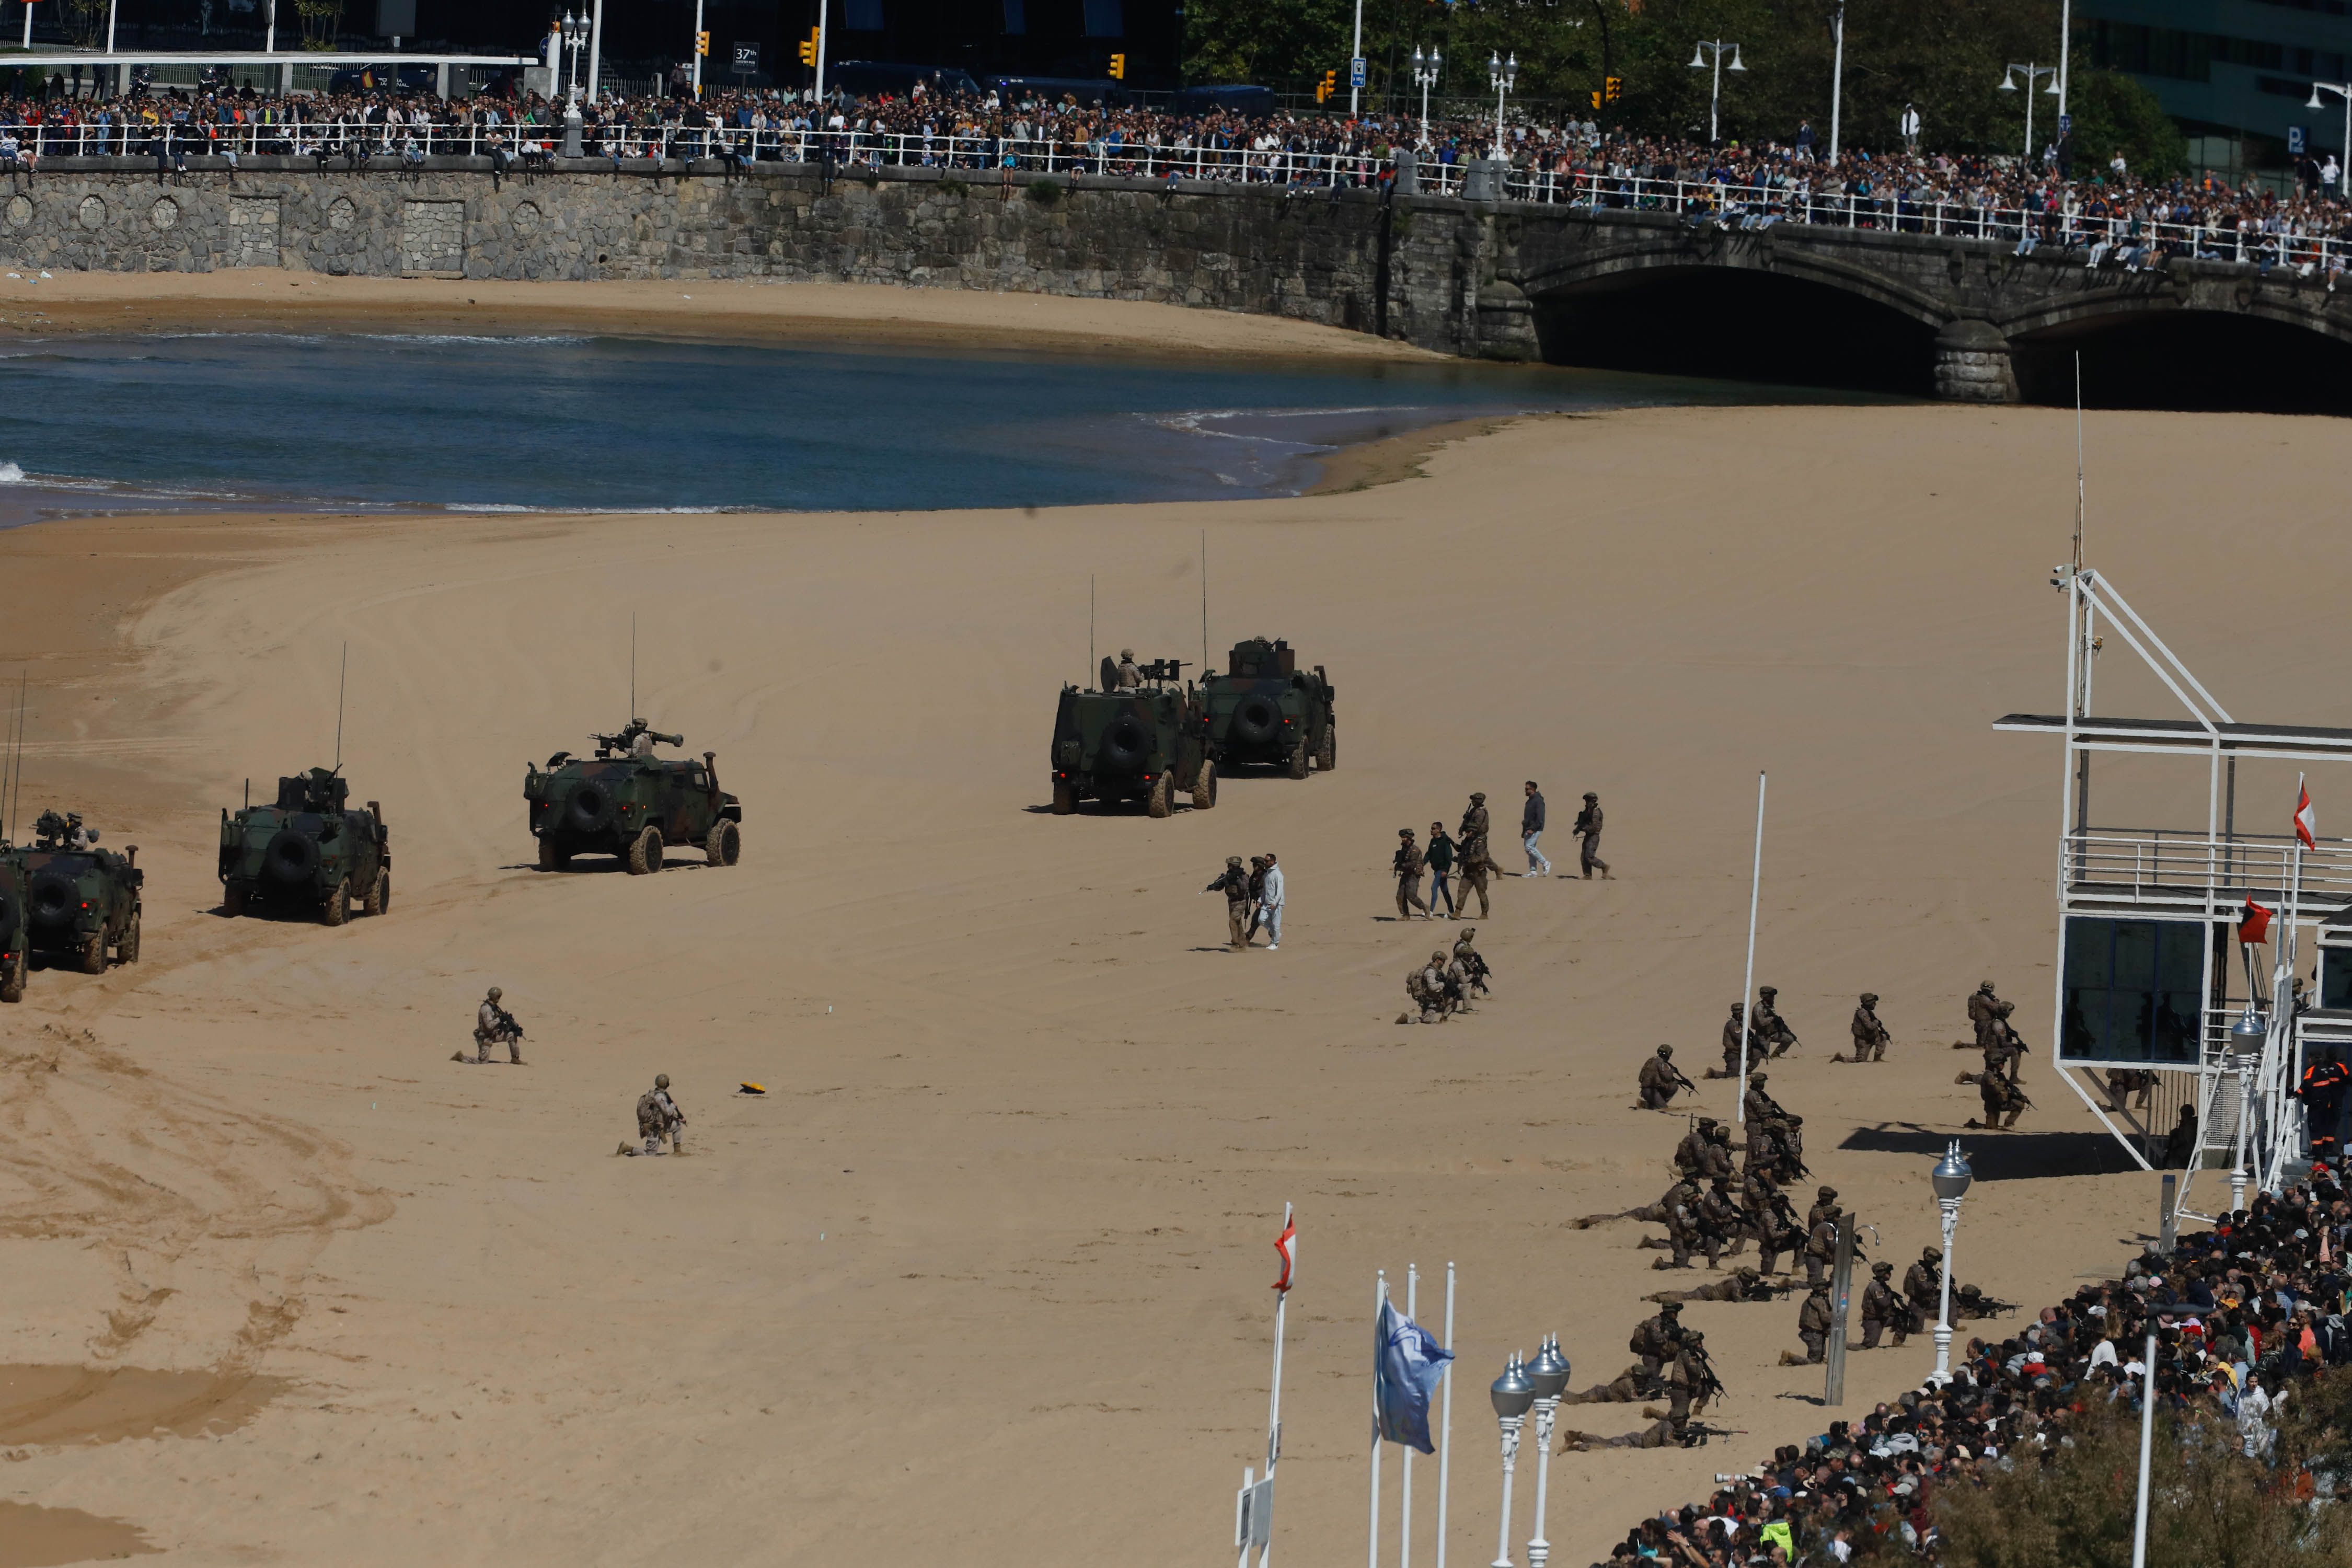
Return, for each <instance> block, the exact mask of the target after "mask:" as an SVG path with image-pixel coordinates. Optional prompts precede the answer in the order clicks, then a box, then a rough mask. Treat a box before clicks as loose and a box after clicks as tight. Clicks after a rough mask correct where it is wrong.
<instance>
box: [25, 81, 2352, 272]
mask: <svg viewBox="0 0 2352 1568" xmlns="http://www.w3.org/2000/svg"><path fill="white" fill-rule="evenodd" d="M53 88H54V90H53V91H52V92H51V93H50V94H48V95H45V96H43V97H39V98H32V99H17V100H7V101H0V130H5V141H6V142H7V145H6V146H0V162H5V163H7V164H8V166H10V167H11V168H12V169H13V170H16V171H19V172H21V171H23V170H26V169H28V168H29V169H34V170H37V168H38V166H39V163H40V160H42V159H43V158H51V157H58V156H76V155H81V156H87V155H92V154H99V153H105V154H112V155H117V156H142V155H152V156H155V157H157V158H158V159H159V160H162V159H164V158H166V157H168V158H170V159H171V160H173V162H174V163H175V164H181V165H184V163H185V162H186V160H187V159H188V158H191V157H205V156H208V155H211V156H217V155H223V154H227V155H236V154H252V153H278V154H283V155H294V156H311V157H318V158H320V159H322V160H325V159H332V158H343V159H346V160H354V155H355V154H356V155H357V158H358V159H365V160H369V161H371V164H370V166H373V163H372V161H373V159H376V158H386V159H397V158H405V159H406V160H407V161H409V162H410V163H414V162H415V161H416V160H419V159H421V158H424V157H428V156H433V155H436V154H447V153H460V154H466V155H471V156H484V157H490V158H493V159H497V160H499V161H501V162H504V161H508V160H511V159H516V158H521V159H530V158H533V157H536V156H543V155H548V154H551V153H555V152H556V151H558V150H559V149H560V148H561V146H562V142H563V139H564V134H565V126H564V106H563V104H562V101H561V100H555V101H550V100H546V99H544V98H541V97H539V96H538V95H536V94H531V95H526V96H524V97H522V98H520V99H507V98H497V97H490V96H478V97H475V98H470V99H460V100H451V101H446V102H445V101H443V100H439V99H437V98H436V97H435V96H434V95H432V94H431V93H415V94H410V93H391V92H384V91H376V90H371V91H350V92H342V93H335V94H312V95H301V94H296V95H289V96H287V97H283V98H265V97H256V96H253V95H251V94H250V93H248V92H237V93H230V92H226V91H223V92H220V93H190V92H187V91H186V90H185V89H159V90H158V91H156V92H154V93H152V94H145V93H142V94H141V95H139V96H136V97H133V98H131V99H127V100H118V99H100V98H94V97H75V96H71V95H69V94H67V93H65V92H64V91H63V90H62V88H63V84H62V83H61V82H59V83H56V84H53ZM582 146H583V153H585V154H586V155H587V156H589V157H591V158H595V159H600V160H610V161H611V162H612V163H613V165H614V167H615V168H616V169H617V168H619V167H622V166H625V165H630V164H637V165H642V164H643V163H645V162H646V161H648V160H651V161H656V163H657V164H659V163H669V162H673V161H678V162H682V163H684V164H685V165H688V166H691V165H692V164H694V163H696V162H698V161H701V160H709V159H717V160H720V161H722V162H723V163H724V164H725V165H727V166H729V167H732V168H740V166H741V165H742V164H743V163H751V162H757V161H770V160H786V161H793V162H816V161H823V162H829V163H834V164H835V165H851V166H856V165H866V164H884V163H915V164H924V165H929V166H933V167H937V168H940V169H941V170H943V171H970V172H971V173H972V174H982V173H986V174H992V175H995V176H998V177H1007V178H1009V177H1011V176H1013V175H1014V174H1018V175H1020V176H1021V177H1023V178H1028V177H1032V176H1034V175H1038V174H1044V175H1054V176H1062V177H1067V178H1084V177H1086V176H1088V175H1107V176H1127V177H1140V178H1148V179H1162V178H1167V179H1186V178H1191V179H1213V180H1230V181H1258V182H1268V183H1274V184H1281V185H1284V186H1286V187H1287V188H1289V189H1291V190H1293V191H1294V192H1296V191H1298V190H1301V189H1308V188H1343V187H1352V186H1365V185H1378V184H1381V183H1382V182H1385V181H1387V180H1390V179H1391V178H1393V177H1394V174H1395V169H1396V166H1397V156H1396V155H1397V154H1398V153H1402V152H1407V151H1410V152H1411V153H1413V154H1414V157H1415V166H1416V177H1417V179H1418V180H1419V182H1420V183H1421V184H1423V186H1424V187H1425V188H1434V189H1438V190H1455V189H1458V188H1459V185H1460V181H1461V178H1462V175H1463V172H1464V169H1465V165H1467V164H1469V163H1471V162H1472V161H1474V160H1476V159H1481V158H1486V157H1488V156H1489V155H1490V154H1491V153H1493V152H1495V151H1496V147H1497V140H1496V127H1495V125H1494V122H1493V121H1462V120H1444V119H1440V120H1437V121H1430V122H1426V123H1424V122H1423V121H1421V120H1420V119H1418V118H1417V117H1414V116H1410V115H1399V114H1370V115H1365V116H1361V117H1359V118H1353V119H1349V118H1346V117H1343V116H1338V115H1333V116H1311V115H1297V114H1287V113H1281V114H1276V115H1273V116H1268V117H1259V118H1251V117H1247V116H1244V115H1242V114H1239V113H1234V112H1230V111H1216V110H1211V111H1206V112H1199V113H1177V112H1172V111H1171V110H1165V109H1155V108H1141V107H1105V106H1103V105H1101V104H1097V103H1081V102H1079V101H1077V100H1076V98H1075V96H1073V95H1069V94H1063V95H1061V96H1060V97H1059V98H1058V99H1016V100H1003V99H1000V98H998V97H997V96H996V95H994V94H991V95H989V96H987V97H985V98H982V99H971V98H966V97H955V96H947V95H940V94H926V93H923V92H921V91H919V90H918V91H915V92H911V93H908V94H906V95H903V96H899V95H884V96H882V97H879V98H877V99H871V100H867V99H856V100H852V99H848V98H845V97H841V96H835V98H833V99H831V100H828V101H826V102H824V103H821V104H820V103H817V102H814V101H811V100H808V99H807V98H805V97H803V96H796V95H793V94H790V93H780V92H776V91H750V90H741V89H721V90H715V91H711V92H709V93H707V94H706V95H705V96H704V97H703V98H701V99H699V100H693V99H680V98H677V97H668V96H665V97H635V98H624V97H618V96H615V95H614V94H610V93H606V94H604V95H601V96H599V97H598V98H596V99H594V100H591V101H588V102H586V103H585V104H584V105H583V124H582ZM1500 150H1501V151H1502V152H1503V153H1504V154H1505V156H1506V158H1507V163H1508V165H1509V168H1508V171H1507V174H1506V175H1505V178H1506V182H1507V191H1508V194H1509V195H1513V196H1515V197H1522V198H1527V199H1533V200H1538V201H1549V202H1575V203H1583V204H1590V205H1600V206H1613V207H1646V208H1663V209H1667V210H1672V211H1676V212H1680V213H1684V214H1685V215H1688V216H1691V217H1692V218H1693V219H1694V220H1695V221H1713V222H1719V223H1722V224H1724V225H1725V226H1736V227H1738V228H1743V229H1753V228H1759V227H1766V226H1770V225H1773V224H1776V223H1780V222H1805V223H1828V224H1835V225H1840V226H1858V227H1884V228H1895V229H1904V230H1918V231H1927V232H1933V233H1938V234H1959V235H1968V236H1972V237H1988V238H2000V239H2004V240H2007V241H2011V242H2012V243H2014V244H2015V245H2016V246H2017V247H2018V249H2019V250H2020V251H2021V253H2023V252H2031V251H2032V250H2033V249H2035V248H2037V247H2039V246H2041V245H2043V244H2055V245H2058V246H2060V247H2064V248H2067V249H2070V250H2071V249H2074V248H2078V247H2080V248H2085V249H2091V250H2093V251H2095V254H2094V255H2092V257H2091V258H2090V260H2091V263H2092V265H2095V266H2096V265H2101V264H2103V263H2104V264H2111V265H2116V266H2120V267H2126V268H2136V267H2139V266H2143V265H2147V264H2148V263H2149V262H2151V261H2153V260H2156V259H2158V258H2160V257H2162V256H2165V255H2189V256H2192V257H2198V258H2219V259H2229V260H2243V261H2252V262H2257V263H2260V264H2262V265H2263V266H2264V267H2265V268H2268V267H2270V266H2274V265H2278V264H2281V263H2286V264H2290V265H2293V266H2295V267H2297V268H2299V269H2301V270H2303V271H2305V272H2306V273H2308V272H2310V271H2312V270H2315V269H2317V268H2325V269H2326V270H2327V271H2328V273H2329V274H2330V276H2331V281H2332V279H2333V274H2334V273H2335V272H2336V271H2338V270H2340V268H2341V267H2342V264H2343V257H2344V254H2345V253H2346V251H2347V249H2352V205H2347V200H2346V194H2347V191H2346V187H2347V183H2352V182H2347V179H2346V178H2345V175H2344V172H2343V171H2342V170H2340V169H2339V167H2338V166H2337V164H2336V161H2335V159H2334V158H2333V156H2329V157H2327V158H2326V159H2325V160H2321V161H2312V162H2308V163H2305V165H2304V166H2303V168H2302V169H2301V170H2300V171H2299V178H2298V180H2297V181H2296V183H2295V184H2294V188H2293V190H2292V192H2291V193H2290V194H2287V195H2278V194H2276V193H2273V192H2272V191H2269V190H2265V189H2260V188H2257V187H2256V186H2255V185H2254V184H2252V183H2251V182H2249V183H2247V184H2243V185H2241V186H2238V187H2236V188H2232V187H2231V185H2230V184H2228V183H2227V182H2226V181H2220V180H2216V179H2214V178H2212V177H2210V176H2202V177H2197V178H2181V177H2170V176H2167V177H2163V178H2158V179H2152V180H2146V181H2144V180H2142V179H2141V178H2139V176H2138V175H2137V174H2135V173H2134V172H2133V171H2132V170H2131V169H2130V168H2128V167H2127V166H2126V163H2125V161H2124V160H2123V159H2121V158H2120V157H2117V158H2116V159H2114V160H2112V161H2111V162H2109V163H2105V164H2104V165H2100V166H2098V167H2094V168H2084V167H2081V166H2078V165H2077V164H2076V163H2074V160H2073V158H2072V156H2071V154H2070V153H2068V152H2067V150H2066V149H2064V148H2063V147H2058V146H2053V147H2050V148H2046V149H2044V151H2043V153H2042V155H2041V156H2039V157H2037V158H2034V159H2032V160H2025V159H2019V158H1995V157H1984V156H1975V155H1968V156H1950V155H1946V154H1942V153H1930V152H1921V151H1917V150H1915V149H1910V148H1895V149H1892V150H1875V151H1854V150H1848V151H1846V152H1844V153H1842V155H1841V156H1839V157H1838V158H1836V159H1834V160H1832V159H1830V158H1829V157H1828V156H1827V155H1826V148H1825V147H1824V146H1823V145H1822V139H1821V138H1820V137H1819V136H1818V135H1817V134H1816V133H1815V132H1814V131H1813V129H1812V128H1811V126H1801V127H1799V128H1798V129H1797V130H1796V132H1794V133H1793V135H1792V136H1791V137H1790V140H1788V141H1787V142H1763V143H1752V144H1741V143H1739V142H1731V143H1728V144H1727V145H1724V146H1720V147H1708V146H1706V145H1704V144H1699V143H1694V142H1670V141H1664V140H1658V139H1648V138H1633V137H1627V136H1624V135H1621V134H1618V133H1615V132H1604V131H1603V130H1602V129H1601V127H1600V126H1599V125H1598V124H1596V123H1594V122H1593V121H1589V120H1588V121H1576V120H1573V119H1571V120H1569V121H1563V122H1560V123H1557V124H1549V123H1534V122H1529V121H1511V122H1509V123H1508V124H1507V126H1506V127H1505V128H1504V131H1503V133H1502V136H1501V139H1500Z"/></svg>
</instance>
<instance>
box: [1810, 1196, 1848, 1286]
mask: <svg viewBox="0 0 2352 1568" xmlns="http://www.w3.org/2000/svg"><path fill="white" fill-rule="evenodd" d="M1840 1217H1841V1215H1839V1213H1838V1208H1837V1205H1834V1204H1832V1205H1830V1208H1829V1210H1828V1212H1827V1213H1825V1214H1823V1215H1822V1217H1821V1218H1820V1219H1819V1220H1817V1221H1815V1222H1814V1224H1813V1226H1812V1229H1811V1232H1810V1233H1809V1234H1808V1235H1807V1236H1806V1237H1805V1283H1806V1284H1808V1285H1820V1284H1822V1283H1824V1282H1825V1281H1826V1280H1827V1279H1829V1272H1830V1266H1831V1265H1832V1264H1833V1263H1835V1262H1836V1261H1837V1239H1838V1220H1839V1218H1840Z"/></svg>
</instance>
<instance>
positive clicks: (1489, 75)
mask: <svg viewBox="0 0 2352 1568" xmlns="http://www.w3.org/2000/svg"><path fill="white" fill-rule="evenodd" d="M1486 79H1487V80H1488V81H1489V82H1491V83H1492V84H1493V85H1494V89H1495V156H1496V158H1500V157H1502V155H1503V95H1504V94H1505V93H1507V92H1509V91H1510V90H1511V89H1513V88H1514V87H1517V85H1518V81H1519V57H1518V52H1517V50H1513V51H1512V53H1511V58H1509V59H1502V58H1497V57H1496V56H1495V55H1494V54H1492V53H1491V52H1490V53H1489V54H1488V55H1487V57H1486ZM1498 183H1499V182H1498Z"/></svg>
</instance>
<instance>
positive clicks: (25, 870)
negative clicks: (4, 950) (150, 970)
mask: <svg viewBox="0 0 2352 1568" xmlns="http://www.w3.org/2000/svg"><path fill="white" fill-rule="evenodd" d="M33 833H34V838H33V842H32V844H31V845H29V846H27V847H23V848H18V849H12V850H10V851H9V852H8V854H7V856H6V858H7V859H8V860H9V861H10V862H11V863H12V864H13V865H15V867H16V870H17V873H18V875H19V876H20V877H22V878H23V879H24V886H25V915H26V925H27V927H28V931H27V936H28V938H29V941H28V942H27V946H29V947H30V948H31V950H32V951H33V952H42V953H52V954H58V955H68V954H69V955H71V957H72V958H73V959H74V961H75V963H77V964H78V966H79V968H80V969H81V971H82V973H85V974H103V973H106V955H107V949H108V948H112V949H113V950H114V961H115V962H116V963H138V962H139V909H140V895H139V889H140V888H141V886H142V884H143V883H144V882H145V881H146V879H147V873H146V872H144V871H142V870H141V869H139V867H138V864H137V862H138V859H139V846H137V845H136V844H133V845H131V847H130V848H129V849H128V850H127V851H126V852H125V853H123V854H121V855H117V854H116V853H115V852H114V851H113V850H111V849H100V847H98V830H97V829H96V828H84V827H83V826H81V818H80V817H79V816H72V817H67V816H59V815H58V813H57V812H54V811H45V812H43V813H41V816H40V820H39V821H38V822H37V823H35V824H34V826H33Z"/></svg>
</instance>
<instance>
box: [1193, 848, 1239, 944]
mask: <svg viewBox="0 0 2352 1568" xmlns="http://www.w3.org/2000/svg"><path fill="white" fill-rule="evenodd" d="M1201 891H1202V892H1204V893H1218V892H1222V893H1223V894H1224V895H1225V934H1226V936H1227V938H1228V939H1229V940H1230V941H1231V942H1232V943H1233V945H1234V947H1236V948H1243V947H1247V946H1248V945H1249V912H1250V879H1249V873H1248V872H1247V871H1244V870H1243V869H1242V858H1241V857H1240V856H1238V855H1228V856H1226V857H1225V869H1224V872H1223V875H1222V876H1220V877H1218V879H1216V880H1215V881H1213V882H1212V883H1210V884H1209V885H1208V886H1207V887H1205V888H1203V889H1201Z"/></svg>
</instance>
